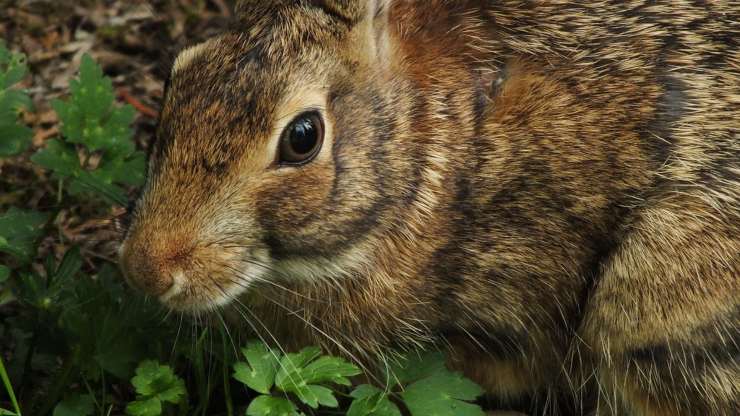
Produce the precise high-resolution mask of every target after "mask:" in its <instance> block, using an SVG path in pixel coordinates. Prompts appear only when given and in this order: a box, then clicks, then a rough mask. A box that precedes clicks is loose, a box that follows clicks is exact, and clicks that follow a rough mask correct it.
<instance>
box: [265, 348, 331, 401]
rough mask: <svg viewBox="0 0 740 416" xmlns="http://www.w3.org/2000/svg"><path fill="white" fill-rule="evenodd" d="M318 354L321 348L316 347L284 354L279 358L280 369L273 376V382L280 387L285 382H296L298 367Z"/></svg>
mask: <svg viewBox="0 0 740 416" xmlns="http://www.w3.org/2000/svg"><path fill="white" fill-rule="evenodd" d="M320 355H321V349H320V348H318V347H306V348H304V349H302V350H301V351H299V352H297V353H290V354H285V356H284V357H283V358H282V359H281V360H280V370H279V371H278V373H277V375H276V376H275V384H276V385H277V386H278V387H281V386H284V385H285V383H286V382H290V383H293V382H296V381H297V380H298V378H299V377H298V373H299V371H300V368H301V367H303V366H304V365H306V364H307V363H308V362H310V361H311V360H313V359H315V358H316V357H318V356H320ZM284 391H285V390H284Z"/></svg>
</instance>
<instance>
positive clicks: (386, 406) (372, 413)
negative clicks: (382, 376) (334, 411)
mask: <svg viewBox="0 0 740 416" xmlns="http://www.w3.org/2000/svg"><path fill="white" fill-rule="evenodd" d="M350 396H352V397H354V399H355V400H353V401H352V404H351V405H350V406H349V409H348V410H347V416H401V411H400V410H399V409H398V406H396V404H395V403H393V402H391V401H390V399H389V398H388V395H387V394H386V393H385V392H384V391H382V390H380V389H379V388H377V387H375V386H371V385H369V384H361V385H359V386H357V388H355V389H354V391H352V393H350Z"/></svg>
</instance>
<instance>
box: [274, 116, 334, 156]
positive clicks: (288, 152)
mask: <svg viewBox="0 0 740 416" xmlns="http://www.w3.org/2000/svg"><path fill="white" fill-rule="evenodd" d="M323 141H324V122H323V121H322V119H321V116H320V115H319V113H317V112H316V111H309V112H306V113H303V114H301V115H299V116H298V117H296V118H295V119H293V121H291V122H290V124H288V126H287V127H286V128H285V130H283V133H282V134H281V135H280V148H279V152H278V153H279V159H280V163H281V164H286V165H300V164H303V163H307V162H309V161H311V159H313V158H314V156H316V154H318V153H319V149H321V143H322V142H323Z"/></svg>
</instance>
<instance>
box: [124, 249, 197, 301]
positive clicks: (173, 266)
mask: <svg viewBox="0 0 740 416" xmlns="http://www.w3.org/2000/svg"><path fill="white" fill-rule="evenodd" d="M189 254H190V253H189V252H188V253H185V252H182V251H181V252H178V253H176V254H170V255H167V256H162V255H156V254H155V253H153V252H152V250H151V247H137V246H136V245H129V246H128V247H124V249H123V250H122V253H121V268H122V269H123V272H124V275H125V277H126V280H127V281H128V282H129V283H130V284H131V285H132V286H134V287H135V288H137V289H139V290H141V291H143V292H145V293H147V294H149V295H152V296H157V297H162V300H163V301H164V300H166V299H169V298H171V297H173V296H175V295H176V294H177V293H179V292H180V290H181V288H182V281H183V279H184V278H183V276H182V271H181V268H180V267H179V264H180V263H182V262H183V261H184V260H185V259H186V258H189Z"/></svg>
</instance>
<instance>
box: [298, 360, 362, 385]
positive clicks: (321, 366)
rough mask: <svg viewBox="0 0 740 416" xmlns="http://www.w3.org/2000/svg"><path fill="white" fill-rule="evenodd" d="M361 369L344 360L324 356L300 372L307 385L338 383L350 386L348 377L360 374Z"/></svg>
mask: <svg viewBox="0 0 740 416" xmlns="http://www.w3.org/2000/svg"><path fill="white" fill-rule="evenodd" d="M360 373H361V371H360V369H359V368H358V367H357V366H356V365H354V364H352V363H349V362H347V361H346V360H345V359H343V358H339V357H330V356H323V357H319V358H318V359H317V360H315V361H313V362H311V363H310V364H308V365H307V366H305V367H304V368H303V369H301V371H300V375H301V376H302V378H303V380H305V382H306V383H325V382H331V383H337V384H342V385H345V386H349V385H350V384H351V383H350V381H349V379H348V378H347V377H351V376H356V375H358V374H360Z"/></svg>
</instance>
